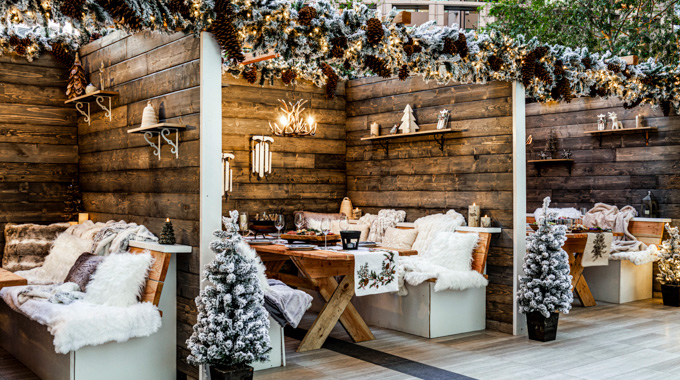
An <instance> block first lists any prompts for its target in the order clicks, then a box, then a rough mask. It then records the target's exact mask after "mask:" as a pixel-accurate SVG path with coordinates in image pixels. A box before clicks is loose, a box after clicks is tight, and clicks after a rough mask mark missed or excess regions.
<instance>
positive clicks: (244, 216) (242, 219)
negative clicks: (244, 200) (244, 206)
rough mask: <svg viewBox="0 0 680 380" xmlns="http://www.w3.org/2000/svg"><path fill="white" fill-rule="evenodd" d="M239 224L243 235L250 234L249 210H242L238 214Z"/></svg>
mask: <svg viewBox="0 0 680 380" xmlns="http://www.w3.org/2000/svg"><path fill="white" fill-rule="evenodd" d="M238 225H239V229H240V230H241V235H242V236H243V237H246V235H248V232H249V231H248V213H247V212H242V213H241V214H240V215H239V216H238Z"/></svg>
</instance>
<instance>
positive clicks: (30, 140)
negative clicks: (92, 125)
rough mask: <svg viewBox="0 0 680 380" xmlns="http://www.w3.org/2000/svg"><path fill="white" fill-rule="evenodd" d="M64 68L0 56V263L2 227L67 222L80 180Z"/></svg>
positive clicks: (44, 59) (45, 59)
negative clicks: (70, 196) (73, 186)
mask: <svg viewBox="0 0 680 380" xmlns="http://www.w3.org/2000/svg"><path fill="white" fill-rule="evenodd" d="M67 77H68V68H66V67H63V66H62V65H61V64H60V63H58V62H57V61H56V60H55V59H54V57H53V56H52V54H49V53H45V54H43V55H42V56H41V57H40V58H38V59H35V60H33V62H28V61H27V60H26V59H25V58H20V57H16V56H12V55H6V56H2V57H0V120H1V121H0V258H1V257H2V252H3V251H4V243H5V234H4V233H3V231H4V228H5V224H6V223H38V224H48V223H53V222H63V221H66V220H67V217H65V216H64V206H65V205H64V201H65V200H66V198H67V188H68V185H69V184H70V183H71V182H72V181H74V180H77V179H78V133H77V125H76V110H75V109H74V108H73V107H72V106H69V105H65V104H64V101H65V100H66V95H65V91H66V81H67Z"/></svg>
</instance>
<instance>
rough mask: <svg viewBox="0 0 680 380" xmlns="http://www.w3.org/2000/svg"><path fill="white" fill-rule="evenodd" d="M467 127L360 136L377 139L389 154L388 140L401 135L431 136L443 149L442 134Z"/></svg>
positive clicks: (460, 130)
mask: <svg viewBox="0 0 680 380" xmlns="http://www.w3.org/2000/svg"><path fill="white" fill-rule="evenodd" d="M465 131H467V129H451V128H446V129H432V130H427V131H419V132H411V133H395V134H393V135H383V136H370V137H362V138H361V140H363V141H377V142H378V143H379V144H380V146H382V147H383V148H384V149H385V153H386V154H389V152H390V151H389V140H393V139H398V138H402V137H416V136H432V137H433V138H434V141H436V142H437V143H438V144H439V150H441V151H442V152H443V151H444V141H445V140H444V136H443V135H445V134H447V133H454V132H465Z"/></svg>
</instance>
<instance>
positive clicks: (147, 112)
mask: <svg viewBox="0 0 680 380" xmlns="http://www.w3.org/2000/svg"><path fill="white" fill-rule="evenodd" d="M154 124H158V116H157V115H156V110H155V109H154V108H153V105H151V102H150V101H149V102H147V103H146V107H144V111H142V127H148V126H150V125H154Z"/></svg>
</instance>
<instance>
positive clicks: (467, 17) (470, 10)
mask: <svg viewBox="0 0 680 380" xmlns="http://www.w3.org/2000/svg"><path fill="white" fill-rule="evenodd" d="M444 13H445V15H444V22H445V24H446V25H447V26H451V25H453V24H458V26H459V27H461V28H463V29H466V30H475V29H477V28H479V19H480V14H479V11H478V10H477V8H476V7H460V6H447V7H444Z"/></svg>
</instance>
